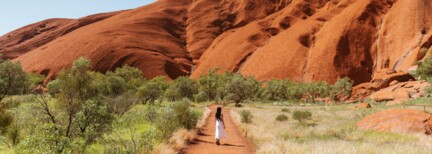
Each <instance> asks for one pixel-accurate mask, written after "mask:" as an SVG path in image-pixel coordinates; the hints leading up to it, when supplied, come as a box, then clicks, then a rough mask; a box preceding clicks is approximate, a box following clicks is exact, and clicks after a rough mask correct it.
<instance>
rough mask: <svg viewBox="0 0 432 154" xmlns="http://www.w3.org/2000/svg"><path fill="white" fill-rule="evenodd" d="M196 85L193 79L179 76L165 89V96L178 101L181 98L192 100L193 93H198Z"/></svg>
mask: <svg viewBox="0 0 432 154" xmlns="http://www.w3.org/2000/svg"><path fill="white" fill-rule="evenodd" d="M198 86H199V85H198V83H197V81H195V80H192V79H190V78H188V77H179V78H177V79H175V80H174V83H172V84H171V85H170V86H169V88H168V89H167V90H166V92H165V96H166V98H167V99H168V100H169V101H180V100H182V99H183V98H187V99H189V100H193V99H194V95H196V94H198Z"/></svg>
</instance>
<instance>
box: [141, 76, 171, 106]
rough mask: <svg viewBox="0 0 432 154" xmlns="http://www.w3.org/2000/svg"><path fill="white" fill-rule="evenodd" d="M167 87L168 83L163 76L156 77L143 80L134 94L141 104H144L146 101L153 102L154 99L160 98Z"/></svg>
mask: <svg viewBox="0 0 432 154" xmlns="http://www.w3.org/2000/svg"><path fill="white" fill-rule="evenodd" d="M167 88H168V84H167V83H166V81H165V78H164V77H158V78H154V79H152V80H149V81H147V82H145V83H144V84H143V85H142V86H141V87H139V88H138V91H137V92H136V95H137V96H138V98H139V99H140V100H141V102H142V103H143V104H146V103H147V102H149V103H153V102H155V101H156V100H162V98H163V96H164V93H165V90H166V89H167ZM161 102H162V101H161Z"/></svg>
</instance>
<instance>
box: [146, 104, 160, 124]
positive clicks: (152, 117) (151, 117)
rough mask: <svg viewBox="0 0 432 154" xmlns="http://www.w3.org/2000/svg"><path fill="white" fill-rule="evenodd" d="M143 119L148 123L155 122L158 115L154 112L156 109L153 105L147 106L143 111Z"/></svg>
mask: <svg viewBox="0 0 432 154" xmlns="http://www.w3.org/2000/svg"><path fill="white" fill-rule="evenodd" d="M144 117H145V118H146V120H147V121H148V122H151V123H154V122H156V120H157V117H158V113H157V110H156V107H154V106H153V105H149V106H148V107H147V108H146V110H145V111H144Z"/></svg>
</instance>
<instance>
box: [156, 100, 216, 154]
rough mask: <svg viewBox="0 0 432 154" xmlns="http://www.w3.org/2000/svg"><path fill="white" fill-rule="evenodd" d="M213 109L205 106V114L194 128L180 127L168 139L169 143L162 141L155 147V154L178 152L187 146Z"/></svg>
mask: <svg viewBox="0 0 432 154" xmlns="http://www.w3.org/2000/svg"><path fill="white" fill-rule="evenodd" d="M210 112H211V110H210V109H209V108H208V107H204V111H203V115H202V117H201V118H200V120H199V121H198V123H197V124H196V127H195V129H194V130H189V131H188V130H187V129H180V130H178V131H176V132H175V133H174V134H173V136H172V137H171V138H170V139H169V140H168V143H162V144H160V145H158V146H156V147H155V149H154V150H153V152H152V153H153V154H176V153H179V152H180V151H181V150H183V149H184V148H186V146H187V144H188V143H189V142H191V141H192V140H194V139H195V138H196V136H197V132H198V130H199V129H201V128H202V127H203V126H204V125H205V122H206V120H207V118H208V117H209V115H210Z"/></svg>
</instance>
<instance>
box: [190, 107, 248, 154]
mask: <svg viewBox="0 0 432 154" xmlns="http://www.w3.org/2000/svg"><path fill="white" fill-rule="evenodd" d="M217 107H218V106H210V109H211V113H210V117H209V118H208V119H207V122H206V125H205V126H204V127H203V128H202V129H201V131H200V133H198V137H197V138H196V139H195V141H194V142H192V143H191V144H190V145H189V146H188V147H187V148H186V150H185V151H184V152H183V153H187V154H216V153H224V154H231V153H235V154H242V153H244V154H250V153H254V149H253V147H252V146H251V145H250V144H249V142H248V140H247V139H246V138H245V137H244V136H243V135H242V133H241V132H240V131H239V130H238V129H237V127H236V125H235V124H234V122H233V119H232V118H231V114H230V110H229V109H225V108H223V109H222V114H223V115H224V120H225V125H226V126H225V134H226V136H227V138H225V139H221V141H220V142H221V145H219V146H218V145H216V144H215V137H214V133H215V113H216V108H217Z"/></svg>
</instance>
